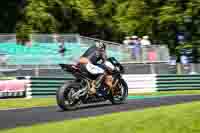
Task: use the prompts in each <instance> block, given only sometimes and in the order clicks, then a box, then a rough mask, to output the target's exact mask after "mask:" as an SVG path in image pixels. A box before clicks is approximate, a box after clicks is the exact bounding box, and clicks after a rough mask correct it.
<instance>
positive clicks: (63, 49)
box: [59, 39, 66, 56]
mask: <svg viewBox="0 0 200 133" xmlns="http://www.w3.org/2000/svg"><path fill="white" fill-rule="evenodd" d="M59 42H60V44H59V53H60V54H61V55H62V56H64V55H65V52H66V49H65V41H64V39H60V40H59Z"/></svg>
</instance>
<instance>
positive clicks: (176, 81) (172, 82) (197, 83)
mask: <svg viewBox="0 0 200 133" xmlns="http://www.w3.org/2000/svg"><path fill="white" fill-rule="evenodd" d="M156 80H157V83H156V86H157V90H158V91H166V90H198V89H200V75H197V74H194V75H173V74H170V75H157V76H156Z"/></svg>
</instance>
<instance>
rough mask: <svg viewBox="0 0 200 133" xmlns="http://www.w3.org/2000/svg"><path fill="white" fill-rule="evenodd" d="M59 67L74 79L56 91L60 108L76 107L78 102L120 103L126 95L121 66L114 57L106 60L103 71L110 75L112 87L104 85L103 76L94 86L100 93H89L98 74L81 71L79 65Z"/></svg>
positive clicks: (71, 108) (126, 88) (69, 108)
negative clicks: (96, 86) (98, 83)
mask: <svg viewBox="0 0 200 133" xmlns="http://www.w3.org/2000/svg"><path fill="white" fill-rule="evenodd" d="M60 66H61V68H62V69H63V70H64V71H66V72H68V73H71V74H72V75H73V76H74V77H75V79H74V80H71V81H66V82H65V83H64V84H63V85H62V86H61V87H60V88H59V89H58V90H57V93H56V100H57V104H58V106H59V107H60V108H61V109H62V110H73V109H77V107H78V106H79V105H80V104H91V103H98V102H105V101H107V100H109V101H110V102H111V103H112V104H122V103H124V102H125V101H126V99H127V96H128V86H127V83H126V81H125V80H124V79H123V78H122V74H123V73H124V68H123V66H122V65H121V64H120V63H119V62H118V61H117V60H116V59H115V58H114V57H110V58H108V59H107V60H106V63H105V66H106V68H105V71H106V73H108V74H110V75H112V79H113V80H112V88H109V89H108V87H107V86H106V85H105V82H104V81H105V77H104V78H102V79H101V82H100V86H99V87H98V88H96V90H98V91H97V93H99V94H100V95H91V94H90V93H89V90H90V88H91V87H92V85H93V81H95V80H96V78H97V77H98V75H91V74H90V73H89V72H85V71H82V69H81V67H80V65H74V64H60Z"/></svg>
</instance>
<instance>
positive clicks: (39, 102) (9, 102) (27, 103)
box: [0, 90, 200, 109]
mask: <svg viewBox="0 0 200 133" xmlns="http://www.w3.org/2000/svg"><path fill="white" fill-rule="evenodd" d="M191 94H199V95H200V90H189V91H165V92H154V93H141V94H130V96H165V95H191ZM53 105H56V99H55V97H49V98H32V99H2V100H0V109H10V108H30V107H41V106H53Z"/></svg>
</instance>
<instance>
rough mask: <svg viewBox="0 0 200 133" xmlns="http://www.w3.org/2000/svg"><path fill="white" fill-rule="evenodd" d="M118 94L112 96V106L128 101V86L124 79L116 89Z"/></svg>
mask: <svg viewBox="0 0 200 133" xmlns="http://www.w3.org/2000/svg"><path fill="white" fill-rule="evenodd" d="M115 89H116V91H117V93H115V94H113V95H112V96H110V101H111V103H112V104H122V103H124V102H125V101H126V99H127V97H128V85H127V83H126V81H125V80H124V79H120V81H119V82H118V84H117V88H115Z"/></svg>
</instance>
